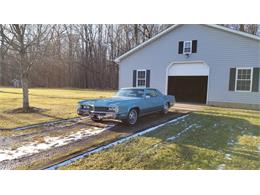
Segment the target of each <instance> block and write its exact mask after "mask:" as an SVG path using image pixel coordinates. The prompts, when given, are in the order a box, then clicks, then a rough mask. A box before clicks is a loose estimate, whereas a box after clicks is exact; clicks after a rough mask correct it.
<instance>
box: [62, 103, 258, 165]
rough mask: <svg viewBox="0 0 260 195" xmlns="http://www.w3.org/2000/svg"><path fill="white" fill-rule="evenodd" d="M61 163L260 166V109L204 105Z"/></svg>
mask: <svg viewBox="0 0 260 195" xmlns="http://www.w3.org/2000/svg"><path fill="white" fill-rule="evenodd" d="M184 130H185V131H184ZM183 131H184V132H185V133H183V134H181V135H180V136H176V135H177V134H178V133H179V132H183ZM173 136H176V137H177V138H176V139H174V140H173V141H171V140H169V139H168V138H173ZM61 169H260V112H259V111H250V110H239V109H225V108H216V107H206V109H204V110H202V111H198V112H194V113H192V114H191V115H189V116H188V117H186V118H185V119H183V120H182V121H180V122H178V123H175V124H171V125H167V126H164V127H162V128H160V129H158V130H156V131H154V132H152V133H149V134H146V135H145V136H142V137H138V138H136V139H133V140H131V141H129V142H126V143H123V144H120V145H117V146H115V147H113V148H110V149H107V150H105V151H102V152H100V153H96V154H93V155H91V156H89V157H86V158H83V159H81V160H78V161H76V162H74V163H73V164H70V165H68V166H65V167H62V168H61Z"/></svg>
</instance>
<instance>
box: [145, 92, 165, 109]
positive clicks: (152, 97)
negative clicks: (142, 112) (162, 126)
mask: <svg viewBox="0 0 260 195" xmlns="http://www.w3.org/2000/svg"><path fill="white" fill-rule="evenodd" d="M145 98H146V103H147V106H148V108H147V110H148V111H149V112H156V111H160V110H162V107H163V97H162V96H161V95H160V94H159V93H158V92H157V90H156V89H146V91H145Z"/></svg>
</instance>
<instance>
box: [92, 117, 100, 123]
mask: <svg viewBox="0 0 260 195" xmlns="http://www.w3.org/2000/svg"><path fill="white" fill-rule="evenodd" d="M91 120H92V121H94V122H101V121H102V119H99V118H97V117H95V116H92V117H91Z"/></svg>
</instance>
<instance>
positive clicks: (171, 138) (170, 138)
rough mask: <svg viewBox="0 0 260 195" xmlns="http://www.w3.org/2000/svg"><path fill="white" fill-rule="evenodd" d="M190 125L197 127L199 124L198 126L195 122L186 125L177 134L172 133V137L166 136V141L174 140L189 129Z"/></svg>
mask: <svg viewBox="0 0 260 195" xmlns="http://www.w3.org/2000/svg"><path fill="white" fill-rule="evenodd" d="M192 127H196V128H198V127H200V126H198V125H197V124H191V125H189V126H188V127H186V128H185V129H184V130H182V131H181V132H179V133H178V134H176V135H174V136H172V137H169V138H167V141H174V140H175V139H177V138H179V137H180V136H181V135H182V134H183V133H186V132H187V131H189V130H190V129H191V128H192Z"/></svg>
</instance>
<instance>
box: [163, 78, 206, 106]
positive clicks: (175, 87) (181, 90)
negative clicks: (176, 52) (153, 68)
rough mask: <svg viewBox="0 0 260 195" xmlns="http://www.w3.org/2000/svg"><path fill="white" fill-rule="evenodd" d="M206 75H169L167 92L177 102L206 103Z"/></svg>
mask: <svg viewBox="0 0 260 195" xmlns="http://www.w3.org/2000/svg"><path fill="white" fill-rule="evenodd" d="M207 85H208V77H207V76H169V79H168V94H169V95H174V96H175V98H176V101H177V102H192V103H206V101H207Z"/></svg>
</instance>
